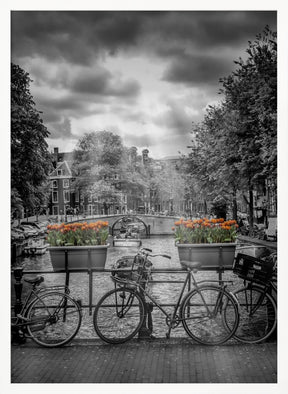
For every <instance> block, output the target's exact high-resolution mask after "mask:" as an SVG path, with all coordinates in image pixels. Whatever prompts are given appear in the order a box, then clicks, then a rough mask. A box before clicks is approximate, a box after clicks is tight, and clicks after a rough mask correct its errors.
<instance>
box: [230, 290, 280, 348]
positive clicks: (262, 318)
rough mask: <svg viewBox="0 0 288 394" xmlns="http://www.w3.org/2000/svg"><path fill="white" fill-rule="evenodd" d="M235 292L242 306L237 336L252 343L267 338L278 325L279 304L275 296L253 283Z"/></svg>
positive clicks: (240, 339)
mask: <svg viewBox="0 0 288 394" xmlns="http://www.w3.org/2000/svg"><path fill="white" fill-rule="evenodd" d="M234 294H235V296H236V297H237V299H238V303H239V307H240V321H239V326H238V328H237V330H236V333H235V334H234V336H235V338H236V339H238V340H239V341H241V342H245V343H251V344H253V343H259V342H262V341H264V340H266V339H267V338H268V337H269V336H270V335H271V334H272V333H273V331H274V330H275V328H276V325H277V305H276V302H275V300H274V298H273V297H272V296H270V294H267V292H265V291H264V290H263V289H262V288H261V287H259V286H257V285H253V284H248V285H247V286H245V287H243V288H241V289H239V290H237V291H235V292H234ZM258 304H259V305H258Z"/></svg>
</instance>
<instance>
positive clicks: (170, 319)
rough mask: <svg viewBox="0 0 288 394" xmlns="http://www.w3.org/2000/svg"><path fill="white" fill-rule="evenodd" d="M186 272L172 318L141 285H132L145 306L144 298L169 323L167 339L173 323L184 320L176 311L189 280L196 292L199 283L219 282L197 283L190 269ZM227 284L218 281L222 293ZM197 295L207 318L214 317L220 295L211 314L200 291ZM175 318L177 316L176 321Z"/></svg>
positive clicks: (218, 305) (211, 281)
mask: <svg viewBox="0 0 288 394" xmlns="http://www.w3.org/2000/svg"><path fill="white" fill-rule="evenodd" d="M187 271H188V272H187V275H186V278H185V280H184V282H183V286H182V289H181V290H180V293H179V296H178V300H177V302H176V304H175V306H174V309H173V314H172V317H171V315H170V314H169V313H168V312H167V311H166V310H165V309H164V308H163V307H162V306H161V305H160V304H159V303H158V302H157V301H156V300H155V298H153V296H152V295H150V294H149V292H148V291H147V290H146V289H145V287H144V286H142V285H141V283H140V282H138V283H134V286H135V287H136V288H137V291H138V292H139V293H140V295H141V297H142V298H143V299H144V302H145V304H146V301H145V297H147V298H148V299H149V300H150V301H151V302H152V303H153V305H155V306H156V307H157V308H158V309H159V310H160V311H161V312H162V313H163V314H164V315H165V316H166V318H167V322H169V324H167V325H168V328H169V329H168V333H167V336H168V337H169V335H170V332H171V329H172V328H173V325H174V323H176V322H177V325H178V324H179V322H180V321H182V320H184V319H181V318H180V317H178V316H177V311H178V309H179V307H180V305H181V301H182V300H183V294H184V291H185V289H186V287H187V285H188V282H189V279H190V278H192V283H193V286H194V289H195V290H196V291H197V290H198V291H199V290H200V289H201V287H200V286H199V284H201V283H207V284H208V283H213V282H215V283H217V285H219V280H209V281H207V280H202V281H199V282H197V281H196V279H195V277H194V275H193V273H192V271H191V270H190V269H188V270H187ZM148 276H149V275H148ZM228 282H229V283H230V282H231V281H220V283H221V286H220V288H221V289H222V290H223V291H224V289H225V287H226V286H225V285H224V283H228ZM146 283H149V279H148V280H146V281H145V284H146ZM192 290H193V289H191V290H190V291H192ZM135 291H136V290H135ZM199 294H200V296H201V299H202V301H203V305H204V306H205V308H206V310H207V314H208V316H209V317H212V316H213V315H215V314H216V313H217V311H218V309H219V307H221V305H220V302H221V300H220V297H221V293H220V295H219V299H217V301H216V305H215V308H214V311H212V312H211V311H210V309H209V306H208V304H207V302H206V300H205V299H204V297H203V295H202V293H201V291H199ZM176 316H177V319H176ZM185 319H186V320H187V317H186V318H185ZM191 319H192V317H191Z"/></svg>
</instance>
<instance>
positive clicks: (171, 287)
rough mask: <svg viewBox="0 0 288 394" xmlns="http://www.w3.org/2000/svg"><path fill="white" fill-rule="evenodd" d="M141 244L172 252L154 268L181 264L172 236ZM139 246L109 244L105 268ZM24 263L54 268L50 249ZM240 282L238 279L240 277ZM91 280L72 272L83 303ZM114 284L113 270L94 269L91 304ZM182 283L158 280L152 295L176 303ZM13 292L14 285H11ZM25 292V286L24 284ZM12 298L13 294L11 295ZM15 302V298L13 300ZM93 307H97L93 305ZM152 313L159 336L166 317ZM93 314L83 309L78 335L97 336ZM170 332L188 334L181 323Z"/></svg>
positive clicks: (49, 278)
mask: <svg viewBox="0 0 288 394" xmlns="http://www.w3.org/2000/svg"><path fill="white" fill-rule="evenodd" d="M110 245H112V240H110ZM142 247H147V248H150V249H152V250H153V253H155V254H157V253H165V254H169V255H170V256H171V260H168V259H166V258H163V257H155V258H154V259H152V261H153V266H154V267H155V268H167V269H169V268H179V269H180V262H179V257H178V251H177V248H176V247H175V243H174V238H173V236H154V237H152V236H151V238H147V239H143V240H142ZM136 252H137V249H135V248H131V247H130V248H124V247H112V246H110V247H109V248H108V254H107V261H106V265H105V267H106V268H111V267H112V266H113V264H114V263H115V261H116V260H117V259H119V258H120V257H122V256H127V255H135V253H136ZM20 263H21V264H22V265H23V266H24V269H25V270H37V271H41V270H50V269H51V271H52V264H51V260H50V254H49V252H48V251H47V252H46V253H45V254H44V255H41V256H27V257H24V258H20V259H18V261H17V264H20ZM43 276H44V277H45V282H44V284H45V285H46V286H51V285H56V284H61V285H63V284H64V283H65V274H62V273H58V274H43ZM232 276H233V279H236V277H235V276H234V275H233V274H232V273H231V272H227V273H225V274H224V275H223V279H230V278H231V277H232ZM184 277H185V274H174V273H161V274H153V279H154V280H165V279H167V280H184ZM202 279H210V280H215V279H217V274H216V273H215V272H207V271H205V272H204V271H203V272H198V273H197V280H202ZM238 282H239V281H238ZM88 284H89V277H88V274H87V273H85V272H84V273H71V274H70V282H69V287H70V290H71V295H72V296H73V297H74V298H76V299H81V300H82V303H83V304H84V305H87V304H88V303H89V294H88ZM113 287H114V284H113V282H112V281H111V279H110V273H94V274H93V298H92V304H93V305H95V304H96V303H97V301H98V300H99V298H100V297H101V296H102V295H103V294H104V293H106V292H107V291H108V290H110V289H112V288H113ZM180 287H181V284H179V283H155V284H152V285H151V295H152V296H153V297H154V298H155V299H156V300H157V301H158V302H159V303H166V304H167V303H175V302H176V300H177V298H178V294H179V290H180ZM12 293H13V288H12ZM24 294H25V286H24ZM12 300H13V296H12ZM12 302H13V301H12ZM93 309H94V308H93ZM165 309H167V310H170V311H171V312H172V307H165ZM152 317H153V334H154V335H155V336H156V337H163V336H165V333H166V331H167V326H166V323H165V319H166V317H165V316H164V315H163V314H162V313H161V312H159V311H158V309H157V308H155V307H154V310H153V312H152ZM92 319H93V315H91V316H90V315H89V311H88V308H84V310H83V322H82V325H81V328H80V331H79V333H78V336H77V337H78V338H97V335H96V333H95V330H94V327H93V321H92ZM171 336H186V333H185V331H184V329H183V328H182V326H181V325H180V326H179V327H178V328H177V329H175V330H173V331H172V333H171Z"/></svg>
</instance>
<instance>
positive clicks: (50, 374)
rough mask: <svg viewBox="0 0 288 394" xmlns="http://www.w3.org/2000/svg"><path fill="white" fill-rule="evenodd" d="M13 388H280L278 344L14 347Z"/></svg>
mask: <svg viewBox="0 0 288 394" xmlns="http://www.w3.org/2000/svg"><path fill="white" fill-rule="evenodd" d="M11 383H14V384H15V383H277V343H276V341H275V342H274V341H273V342H267V343H262V344H257V345H246V344H240V343H231V344H229V343H227V344H225V345H222V346H202V345H198V344H194V343H191V341H190V340H188V339H185V338H179V339H170V340H167V339H156V340H153V341H147V340H140V341H139V340H133V341H130V342H128V343H126V344H122V345H108V344H105V343H103V342H100V341H99V340H95V341H87V340H79V341H77V340H74V341H73V342H72V343H71V344H70V345H68V346H65V347H63V348H55V349H47V348H42V347H39V346H37V345H36V344H33V343H32V342H27V343H26V344H24V345H13V346H12V347H11Z"/></svg>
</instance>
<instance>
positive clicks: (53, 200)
mask: <svg viewBox="0 0 288 394" xmlns="http://www.w3.org/2000/svg"><path fill="white" fill-rule="evenodd" d="M52 202H58V192H53V193H52Z"/></svg>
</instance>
